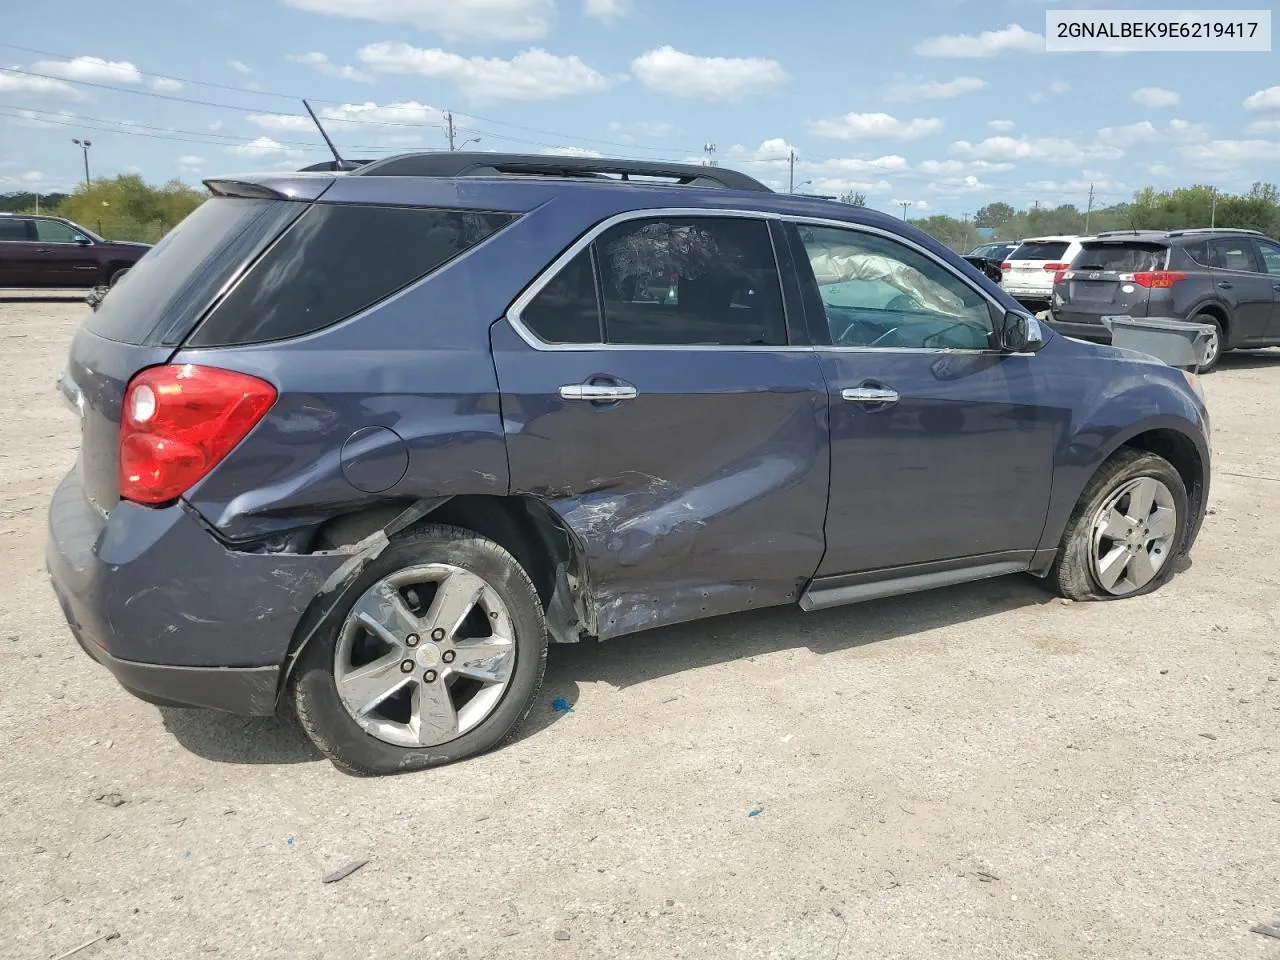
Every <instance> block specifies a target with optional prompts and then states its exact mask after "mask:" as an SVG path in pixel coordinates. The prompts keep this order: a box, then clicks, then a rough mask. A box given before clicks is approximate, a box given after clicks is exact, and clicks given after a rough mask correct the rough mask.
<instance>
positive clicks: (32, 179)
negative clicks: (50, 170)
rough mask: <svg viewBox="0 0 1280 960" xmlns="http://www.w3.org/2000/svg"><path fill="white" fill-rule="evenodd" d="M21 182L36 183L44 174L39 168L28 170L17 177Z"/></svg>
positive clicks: (40, 180)
mask: <svg viewBox="0 0 1280 960" xmlns="http://www.w3.org/2000/svg"><path fill="white" fill-rule="evenodd" d="M18 179H19V180H21V181H22V182H23V183H29V184H37V183H41V182H43V180H44V174H43V173H42V172H41V171H39V170H28V171H27V172H26V173H24V174H22V176H20V177H19V178H18Z"/></svg>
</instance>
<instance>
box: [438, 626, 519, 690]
mask: <svg viewBox="0 0 1280 960" xmlns="http://www.w3.org/2000/svg"><path fill="white" fill-rule="evenodd" d="M453 649H454V652H455V653H456V654H457V657H458V658H457V659H456V660H455V661H454V662H453V666H452V667H451V668H450V669H452V670H453V672H454V673H456V674H458V675H459V676H463V677H470V678H471V679H473V680H480V681H482V682H484V683H502V682H503V681H505V680H506V679H507V678H508V677H509V676H511V667H512V665H513V664H514V663H515V656H516V645H515V644H514V643H512V642H511V641H510V640H507V639H506V638H504V637H485V638H483V639H479V640H459V641H458V642H456V643H455V644H454V645H453Z"/></svg>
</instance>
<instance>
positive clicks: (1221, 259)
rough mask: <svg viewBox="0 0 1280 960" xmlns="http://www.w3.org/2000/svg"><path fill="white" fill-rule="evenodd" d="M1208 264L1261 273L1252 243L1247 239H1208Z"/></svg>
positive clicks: (1225, 268)
mask: <svg viewBox="0 0 1280 960" xmlns="http://www.w3.org/2000/svg"><path fill="white" fill-rule="evenodd" d="M1209 264H1210V265H1211V266H1214V267H1220V268H1222V269H1223V270H1243V271H1246V272H1248V273H1263V272H1264V271H1263V269H1262V265H1261V264H1260V263H1258V258H1257V256H1256V255H1255V254H1254V252H1253V245H1252V244H1251V243H1250V242H1249V241H1248V240H1241V239H1238V238H1237V239H1232V240H1210V241H1209Z"/></svg>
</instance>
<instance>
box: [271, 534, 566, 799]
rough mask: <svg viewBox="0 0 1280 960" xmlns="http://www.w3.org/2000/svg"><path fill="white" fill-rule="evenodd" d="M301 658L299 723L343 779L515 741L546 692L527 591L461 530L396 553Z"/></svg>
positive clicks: (492, 547) (489, 550)
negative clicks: (345, 774)
mask: <svg viewBox="0 0 1280 960" xmlns="http://www.w3.org/2000/svg"><path fill="white" fill-rule="evenodd" d="M351 596H352V598H353V599H352V601H351V602H350V603H348V604H346V605H345V606H344V607H340V608H339V609H338V610H336V611H334V614H333V615H332V617H331V618H330V621H329V622H328V623H326V624H325V625H324V626H323V627H322V628H321V630H320V632H319V633H317V635H316V636H315V637H314V638H312V640H311V643H310V644H309V645H308V646H307V648H306V649H305V650H304V651H303V654H302V657H301V659H300V661H299V664H298V670H297V673H296V674H295V677H294V680H293V683H292V685H291V689H292V694H293V702H294V706H295V709H296V711H297V714H298V719H299V721H300V722H301V724H302V727H303V729H304V730H306V732H307V734H308V735H309V736H310V737H311V739H312V741H314V742H315V744H316V746H317V747H319V749H320V750H321V751H322V752H323V753H324V754H325V755H326V756H327V757H329V759H330V760H332V761H333V762H334V764H335V765H337V766H338V767H339V768H341V769H344V770H346V771H348V772H351V773H357V774H382V773H399V772H404V771H408V770H419V769H422V768H424V767H432V766H438V765H440V764H445V763H450V762H452V761H454V760H461V759H463V758H464V757H469V756H472V755H474V754H477V753H481V752H484V751H486V750H490V749H492V748H493V747H495V746H498V745H499V744H501V743H503V742H504V741H507V740H509V739H511V737H512V736H513V735H514V733H515V731H516V728H517V727H518V726H519V724H520V722H521V721H522V720H523V719H524V718H525V716H526V715H527V714H528V712H529V710H530V708H531V707H532V705H533V699H534V697H535V695H536V694H537V691H538V688H539V687H540V686H541V683H542V674H543V670H544V668H545V664H546V654H547V632H546V624H545V622H544V620H543V613H542V606H541V604H540V603H539V602H538V595H537V593H536V591H535V590H534V587H533V584H532V583H531V582H530V581H529V578H528V576H527V575H526V574H525V572H524V570H523V569H522V568H521V567H520V565H519V564H518V563H517V562H516V561H515V559H514V558H513V557H512V556H511V554H509V553H508V552H507V551H506V550H504V549H503V548H502V547H501V546H499V545H498V544H496V543H494V542H493V541H491V540H487V539H485V538H484V537H480V536H478V535H476V534H474V533H471V532H470V531H468V530H463V529H461V528H458V527H446V526H431V527H426V528H424V529H422V530H421V531H418V532H415V533H413V534H411V535H409V536H406V537H404V538H403V539H400V540H396V541H394V542H393V543H392V544H391V545H390V546H389V547H387V548H386V550H384V551H383V553H382V555H381V556H379V557H378V558H377V560H375V561H373V562H372V563H370V564H369V566H368V567H367V568H366V570H365V571H364V573H363V575H362V576H361V578H360V580H359V581H357V583H356V584H355V585H354V586H353V588H352V591H351Z"/></svg>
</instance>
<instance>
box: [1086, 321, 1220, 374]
mask: <svg viewBox="0 0 1280 960" xmlns="http://www.w3.org/2000/svg"><path fill="white" fill-rule="evenodd" d="M1102 322H1103V323H1104V324H1106V326H1107V327H1108V328H1109V329H1110V330H1111V343H1112V345H1113V346H1117V347H1124V348H1125V349H1126V350H1137V351H1138V352H1139V353H1145V354H1147V355H1148V356H1152V357H1155V358H1156V359H1157V360H1163V361H1164V362H1165V363H1167V364H1168V365H1169V366H1171V367H1182V368H1184V369H1189V370H1198V369H1199V367H1200V364H1201V363H1202V362H1203V361H1204V355H1205V348H1206V347H1207V346H1208V343H1209V338H1210V337H1212V336H1213V333H1214V329H1213V327H1211V326H1209V325H1208V324H1204V323H1187V322H1186V321H1185V320H1166V319H1164V318H1162V317H1129V316H1119V317H1103V318H1102Z"/></svg>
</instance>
